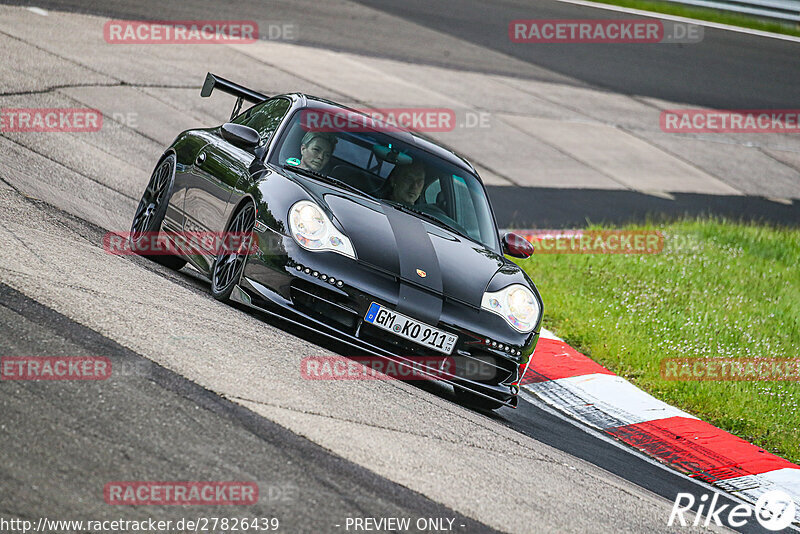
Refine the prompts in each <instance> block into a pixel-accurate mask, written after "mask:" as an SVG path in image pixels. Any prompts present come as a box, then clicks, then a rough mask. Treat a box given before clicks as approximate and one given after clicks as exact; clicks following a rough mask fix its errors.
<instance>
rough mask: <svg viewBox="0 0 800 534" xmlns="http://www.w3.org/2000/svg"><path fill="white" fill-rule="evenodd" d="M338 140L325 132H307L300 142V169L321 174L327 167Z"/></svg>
mask: <svg viewBox="0 0 800 534" xmlns="http://www.w3.org/2000/svg"><path fill="white" fill-rule="evenodd" d="M337 141H338V139H337V138H336V136H335V135H333V134H331V133H325V132H308V133H307V134H305V135H304V136H303V140H302V141H300V165H299V167H300V168H301V169H308V170H312V171H316V172H323V169H325V167H326V166H327V165H328V162H329V161H330V159H331V154H333V149H334V148H336V142H337Z"/></svg>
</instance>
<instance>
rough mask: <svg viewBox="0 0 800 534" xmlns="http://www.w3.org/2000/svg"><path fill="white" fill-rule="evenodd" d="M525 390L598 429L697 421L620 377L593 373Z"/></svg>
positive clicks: (531, 386) (543, 383) (529, 385)
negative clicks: (683, 419)
mask: <svg viewBox="0 0 800 534" xmlns="http://www.w3.org/2000/svg"><path fill="white" fill-rule="evenodd" d="M524 387H525V388H527V389H528V390H529V391H533V392H535V393H536V394H537V395H539V396H540V397H541V398H542V399H544V401H545V402H548V403H549V404H552V405H553V406H556V407H557V408H559V409H561V410H563V411H565V412H568V413H570V414H571V415H572V416H573V417H576V418H578V419H580V420H581V421H583V422H584V423H587V424H590V425H593V426H596V427H599V428H607V427H609V426H614V427H616V426H624V425H633V424H638V423H646V422H648V421H656V420H659V419H667V418H669V417H686V418H688V419H697V418H696V417H694V416H693V415H690V414H688V413H686V412H684V411H682V410H679V409H677V408H675V407H674V406H670V405H669V404H667V403H666V402H664V401H660V400H658V399H656V398H655V397H653V396H652V395H650V394H648V393H645V392H644V391H642V390H641V389H639V388H638V387H636V386H634V385H633V384H632V383H630V382H629V381H627V380H625V379H624V378H622V377H621V376H617V375H608V374H601V373H594V374H589V375H580V376H572V377H568V378H559V379H557V380H550V381H547V382H538V383H533V384H526V385H525V386H524Z"/></svg>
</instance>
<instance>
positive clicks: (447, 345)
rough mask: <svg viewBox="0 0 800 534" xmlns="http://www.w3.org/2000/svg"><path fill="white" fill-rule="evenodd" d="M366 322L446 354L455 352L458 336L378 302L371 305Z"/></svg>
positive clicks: (365, 318)
mask: <svg viewBox="0 0 800 534" xmlns="http://www.w3.org/2000/svg"><path fill="white" fill-rule="evenodd" d="M364 320H365V321H366V322H368V323H370V324H374V325H375V326H377V327H378V328H382V329H383V330H387V331H389V332H391V333H393V334H396V335H398V336H400V337H403V338H406V339H410V340H411V341H414V342H416V343H419V344H420V345H423V346H425V347H430V348H432V349H434V350H437V351H439V352H444V353H445V354H450V353H451V352H453V347H454V346H455V345H456V341H457V340H458V336H455V335H453V334H448V333H447V332H443V331H441V330H439V329H438V328H434V327H432V326H430V325H427V324H425V323H423V322H421V321H417V320H415V319H412V318H411V317H406V316H405V315H403V314H402V313H397V312H396V311H392V310H390V309H388V308H386V307H384V306H381V305H380V304H378V303H376V302H373V303H372V304H370V306H369V310H367V315H366V317H364Z"/></svg>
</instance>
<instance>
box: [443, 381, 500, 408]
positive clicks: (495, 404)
mask: <svg viewBox="0 0 800 534" xmlns="http://www.w3.org/2000/svg"><path fill="white" fill-rule="evenodd" d="M453 390H454V391H455V393H456V399H458V402H460V403H461V404H464V405H466V406H469V407H470V408H477V409H479V410H484V411H487V412H488V411H491V410H497V409H498V408H502V407H503V406H505V404H503V403H502V402H500V401H496V400H492V399H487V398H486V397H482V396H480V395H476V394H475V393H473V392H471V391H469V390H467V389H464V388H461V387H458V386H453Z"/></svg>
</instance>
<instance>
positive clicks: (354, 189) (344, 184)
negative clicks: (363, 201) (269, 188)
mask: <svg viewBox="0 0 800 534" xmlns="http://www.w3.org/2000/svg"><path fill="white" fill-rule="evenodd" d="M281 167H283V168H284V169H287V170H290V171H292V172H296V173H297V174H302V175H303V176H308V177H309V178H317V179H318V180H322V181H323V182H328V183H329V184H333V185H336V186H339V187H341V188H342V189H347V190H348V191H352V192H353V193H358V194H359V195H361V196H364V197H367V198H370V199H372V200H377V199H376V198H374V197H372V196H370V195H369V194H367V193H365V192H364V191H362V190H361V189H359V188H357V187H355V186H352V185H350V184H348V183H347V182H343V181H342V180H339V179H338V178H334V177H332V176H328V175H327V174H323V173H321V172H317V171H312V170H311V169H304V168H302V167H295V166H294V165H281Z"/></svg>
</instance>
